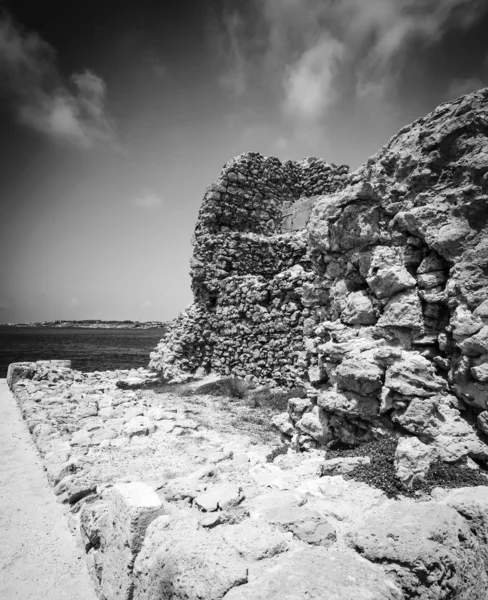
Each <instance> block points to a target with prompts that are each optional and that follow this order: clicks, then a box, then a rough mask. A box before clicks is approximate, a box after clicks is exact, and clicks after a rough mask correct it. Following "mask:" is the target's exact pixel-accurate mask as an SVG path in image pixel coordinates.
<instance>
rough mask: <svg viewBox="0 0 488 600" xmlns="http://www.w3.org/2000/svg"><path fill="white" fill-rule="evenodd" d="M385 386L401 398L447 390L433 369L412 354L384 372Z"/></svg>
mask: <svg viewBox="0 0 488 600" xmlns="http://www.w3.org/2000/svg"><path fill="white" fill-rule="evenodd" d="M385 386H386V387H387V388H388V389H390V390H393V391H395V392H397V393H398V394H402V395H403V396H419V397H428V396H432V395H434V394H436V393H438V392H440V391H442V390H444V389H446V388H447V385H446V382H445V381H444V380H443V379H441V378H440V377H438V376H437V375H436V374H435V370H434V367H433V366H432V363H430V362H429V361H428V360H427V359H426V358H424V357H423V356H419V355H415V354H413V353H411V354H407V355H404V356H403V359H402V360H401V361H399V362H397V363H395V364H393V365H392V366H391V367H389V368H388V369H387V371H386V376H385Z"/></svg>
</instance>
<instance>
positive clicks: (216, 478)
mask: <svg viewBox="0 0 488 600" xmlns="http://www.w3.org/2000/svg"><path fill="white" fill-rule="evenodd" d="M343 331H344V330H343ZM334 343H335V344H337V345H341V346H340V348H334V352H336V353H337V355H339V354H340V352H342V351H343V349H344V348H345V347H348V338H347V336H345V337H340V336H339V337H338V338H337V342H334ZM361 349H362V350H363V351H364V352H367V356H366V357H363V358H364V359H365V360H366V359H367V363H368V365H367V366H366V367H365V366H364V365H365V363H364V362H361V363H358V364H359V366H360V373H363V372H365V371H366V372H367V373H373V377H366V378H365V381H366V382H367V385H369V384H370V382H371V381H375V380H376V376H375V375H374V374H375V373H377V372H378V371H377V370H376V369H375V368H374V367H373V368H369V365H370V364H371V365H375V366H376V367H377V368H378V369H380V370H381V371H383V370H385V371H386V370H387V369H388V368H389V366H391V364H394V363H395V362H396V361H398V360H401V359H402V357H403V354H402V353H403V352H404V351H403V350H399V349H398V348H396V349H395V348H393V349H391V348H390V347H389V346H387V345H385V344H384V343H381V344H379V345H378V344H377V343H376V341H375V340H371V341H369V342H368V343H362V345H361ZM356 350H357V348H356ZM347 364H348V363H346V366H347ZM349 364H350V363H349ZM413 372H414V371H412V370H410V371H409V375H408V378H407V379H404V380H403V382H404V383H405V382H407V383H408V384H409V385H414V384H415V385H416V384H418V383H419V381H418V380H416V379H415V377H414V376H413V375H412V373H413ZM22 373H24V376H26V377H27V378H20V379H18V380H17V381H16V382H15V383H14V384H13V388H14V391H15V395H16V398H17V401H18V403H19V406H20V408H21V410H22V412H23V414H24V416H25V418H26V421H27V425H28V427H29V429H30V430H31V432H32V435H33V437H34V439H35V441H36V444H37V446H38V448H39V451H40V453H41V456H42V458H43V459H44V461H45V462H46V465H49V471H48V473H50V481H51V483H52V484H53V485H54V486H55V488H54V491H55V493H57V494H58V497H59V499H60V501H63V502H66V503H67V504H69V507H70V523H71V527H72V529H73V531H74V532H77V534H78V535H79V536H80V538H81V544H82V547H83V548H84V549H85V552H86V558H87V565H88V568H89V571H90V574H91V577H92V581H93V584H94V587H95V589H96V590H97V593H98V595H99V597H100V598H101V599H102V600H115V599H117V600H118V599H123V598H126V599H127V600H129V599H132V600H160V599H163V598H174V599H178V598H180V599H182V600H183V599H185V600H189V599H195V600H197V599H198V600H210V599H211V600H213V599H214V598H215V599H219V598H231V599H232V598H260V597H263V598H273V597H275V598H280V599H281V598H284V599H286V598H289V599H290V600H291V599H295V598H300V599H301V598H306V597H308V596H310V597H314V596H318V597H326V596H327V597H328V596H330V597H336V598H344V600H346V599H349V598H351V597H352V596H351V594H352V595H353V596H354V597H355V598H356V597H357V598H365V599H366V598H368V599H369V598H402V597H407V596H408V597H413V598H415V597H418V598H422V599H423V598H426V599H429V598H436V600H448V599H449V598H459V599H464V598H465V599H466V600H467V599H468V598H470V599H471V598H473V599H474V600H477V599H480V600H481V599H483V600H486V596H485V595H483V594H484V593H485V592H486V589H487V588H486V586H487V581H486V577H487V566H488V530H487V522H488V521H487V514H488V513H487V502H488V493H487V490H488V488H486V487H478V488H462V489H459V490H442V489H436V490H435V493H433V498H434V500H435V501H433V500H432V499H428V501H426V498H423V497H421V498H419V501H418V502H414V501H405V500H400V501H397V500H391V499H388V498H387V497H386V495H385V493H383V492H382V491H380V490H379V489H376V488H373V487H370V486H369V485H367V484H365V483H359V482H357V481H354V480H352V479H346V478H345V477H343V476H342V475H341V474H338V472H339V471H340V472H346V477H347V470H348V469H349V468H351V466H352V465H356V466H357V465H358V464H359V465H363V466H364V465H365V464H366V463H367V462H368V460H367V457H360V460H358V459H351V458H348V459H333V460H329V461H326V462H325V466H324V452H323V451H320V450H312V451H311V452H309V453H301V452H295V451H293V450H292V449H289V450H288V452H287V453H286V454H278V455H277V456H275V458H274V462H273V463H272V464H271V463H268V462H266V457H268V456H269V455H270V448H269V447H267V446H264V447H263V446H259V445H258V446H256V443H254V444H253V443H251V440H247V441H246V439H244V438H242V436H241V434H234V433H233V434H229V433H228V434H223V433H222V432H220V433H217V431H214V430H213V429H211V428H214V427H215V426H216V425H217V424H218V423H219V421H220V420H221V419H222V418H225V417H224V413H225V412H226V411H224V410H222V411H221V412H220V413H218V415H216V413H215V410H216V409H215V405H214V404H213V403H214V402H215V399H212V398H211V397H205V396H183V397H178V398H176V396H175V395H173V394H172V392H163V393H161V394H153V393H148V392H145V391H144V392H142V390H129V389H123V388H120V387H119V386H117V385H116V384H117V381H118V378H117V376H116V377H113V374H110V373H106V374H103V373H98V374H82V373H78V372H76V371H72V370H70V369H67V368H66V367H64V366H62V365H56V364H55V363H41V364H37V363H33V364H31V365H30V366H29V369H28V370H27V371H22ZM138 373H139V376H140V377H141V378H143V379H144V378H145V377H146V375H145V373H144V372H142V371H139V372H138ZM120 375H121V376H122V377H123V378H126V377H127V376H128V375H129V374H128V373H120ZM129 376H130V375H129ZM344 381H345V382H346V385H349V384H348V383H347V382H349V374H348V372H347V371H346V376H345V378H344ZM425 382H427V383H425ZM420 383H421V385H420V384H419V385H420V388H422V389H429V388H428V386H429V385H431V386H432V385H434V388H433V389H434V395H432V396H419V397H413V399H412V400H411V402H410V404H409V405H408V406H412V405H413V404H414V402H415V401H418V402H419V403H420V405H423V404H426V406H430V407H431V409H432V410H431V412H432V413H433V406H434V405H433V404H432V402H437V404H436V405H435V406H437V410H438V412H439V415H440V416H439V415H437V417H436V418H434V420H432V419H430V418H427V419H423V420H422V419H417V420H416V419H411V420H410V421H406V422H407V424H408V423H412V427H413V426H415V427H418V428H420V430H419V431H421V434H420V435H421V436H425V437H426V438H428V441H429V443H428V444H425V443H423V442H421V441H419V440H418V439H417V438H416V437H410V438H405V439H403V440H402V438H400V445H399V453H398V457H397V458H398V463H399V467H400V466H401V463H402V461H403V462H404V463H405V461H406V470H407V472H408V474H409V477H410V472H411V471H412V472H413V474H414V476H416V475H418V471H417V469H418V468H420V467H422V470H424V469H425V467H426V465H425V464H422V461H419V460H417V458H416V456H420V457H421V458H422V457H423V451H424V450H425V448H427V449H429V451H430V450H432V449H435V450H436V452H439V453H440V452H441V451H442V449H443V448H444V449H446V448H449V444H448V442H449V440H451V442H452V440H453V439H455V436H454V437H453V436H452V435H451V437H449V436H448V435H447V434H445V430H444V429H443V427H452V426H453V424H456V423H461V424H462V427H464V426H466V424H467V421H465V420H462V419H458V421H456V419H454V418H452V419H451V420H449V419H448V418H447V417H449V414H450V413H449V410H456V411H458V413H459V408H456V409H455V408H454V407H453V404H454V405H456V398H455V397H454V396H443V395H442V393H440V397H441V398H443V399H445V400H446V399H447V400H446V405H445V406H444V405H443V404H442V402H438V399H439V392H438V391H437V388H436V387H435V384H436V380H435V378H433V377H430V376H429V375H425V376H424V377H423V378H422V381H421V382H420ZM336 384H337V382H336ZM324 394H325V393H324ZM334 394H335V396H334ZM371 396H373V397H374V396H375V392H374V390H371ZM332 397H333V398H334V397H337V398H338V399H337V398H336V400H334V401H335V402H337V403H340V402H346V404H347V403H352V404H351V405H352V406H353V407H354V403H356V404H355V406H356V409H355V410H356V414H357V415H360V414H364V415H366V414H368V412H367V410H366V408H364V407H365V406H367V402H368V396H361V395H359V394H357V393H356V392H353V391H350V390H336V391H335V392H334V393H333V394H332ZM405 397H406V396H405ZM321 398H322V396H321ZM175 400H177V401H176V402H175ZM319 400H320V398H319ZM369 401H370V402H372V399H371V398H370V399H369ZM382 401H383V399H382V398H379V399H378V398H376V397H374V402H373V405H374V406H376V407H378V406H379V404H380V402H382ZM321 402H322V401H321ZM363 402H364V403H366V404H365V405H363V404H362V403H363ZM322 404H324V406H325V404H326V403H325V402H322ZM338 406H339V404H338ZM360 406H362V407H363V409H364V412H363V413H361V412H360V411H359V408H358V407H360ZM456 406H457V405H456ZM209 407H210V408H209ZM290 407H291V411H290V414H289V415H288V417H287V418H288V420H289V422H291V423H293V424H294V425H293V426H294V427H295V426H296V427H299V423H300V421H302V420H303V418H304V417H305V416H306V415H311V416H314V418H316V419H317V423H316V425H317V424H318V425H317V427H325V426H327V424H328V423H329V419H330V420H331V421H333V417H331V416H330V415H329V416H327V415H325V413H324V414H322V417H324V416H325V418H324V419H323V420H320V419H321V417H320V414H321V413H319V410H320V411H325V408H323V407H322V406H318V404H314V399H313V398H294V399H292V400H290ZM107 408H111V409H112V411H113V412H110V411H107V410H106V409H107ZM314 409H315V410H314ZM340 410H341V411H342V412H341V413H339V412H338V413H337V414H341V415H344V418H346V417H347V410H346V406H345V405H344V406H342V407H341V409H340ZM396 410H398V411H401V407H400V406H399V405H398V404H397V408H396ZM442 411H444V412H442ZM446 411H447V412H446ZM80 414H83V415H86V416H84V417H81V418H80V416H79V415H80ZM205 414H206V418H204V415H205ZM372 414H373V412H370V413H369V416H368V418H370V419H372V418H373V417H372V416H371V415H372ZM160 416H162V417H164V418H163V419H161V420H158V418H157V417H160ZM451 416H452V415H451ZM400 417H401V414H400V412H399V413H398V418H400ZM441 417H442V418H441ZM144 419H147V420H148V421H150V422H153V423H157V424H158V428H157V429H153V428H152V427H150V428H147V431H144V434H143V435H134V436H132V437H129V436H128V435H127V432H126V429H125V428H126V426H127V424H130V423H132V422H133V421H134V420H137V421H144ZM188 421H189V422H191V423H192V424H195V425H197V426H198V429H195V428H194V427H193V425H192V427H189V428H187V429H186V430H185V429H183V428H182V427H181V426H178V427H174V428H173V429H171V430H167V431H166V430H163V429H162V428H161V427H159V425H160V424H161V423H164V422H168V423H172V424H176V423H183V424H184V423H185V422H188ZM144 422H145V421H144ZM333 423H334V425H333V426H334V427H339V426H340V423H336V421H333ZM442 423H443V424H442ZM441 424H442V426H441ZM208 425H210V427H211V428H208ZM409 426H410V425H409ZM471 426H472V424H471ZM307 427H308V426H307ZM108 428H110V429H111V430H113V431H114V432H115V433H116V437H115V438H104V437H103V436H101V437H100V438H97V437H96V436H95V435H94V434H95V433H96V432H98V431H101V430H105V429H108ZM80 431H81V432H82V433H81V434H80V433H79V432H80ZM182 431H186V434H185V435H183V436H182V435H181V432H182ZM219 431H220V430H219ZM307 431H308V432H309V433H312V432H313V430H312V428H311V427H308V429H307ZM470 431H471V435H472V436H474V437H473V440H475V439H476V440H477V441H478V443H481V442H480V440H479V439H478V438H477V437H476V434H475V432H474V429H471V430H470ZM77 434H78V435H77ZM443 436H444V437H445V440H444V441H443ZM462 437H463V436H462V435H461V438H462ZM85 439H86V440H87V442H88V443H87V444H81V443H80V441H83V440H85ZM422 439H424V437H422ZM470 439H471V438H470ZM408 440H410V444H409V443H407V442H408ZM473 440H472V441H473ZM473 443H474V441H473ZM459 448H461V442H459ZM454 450H455V452H454V451H453V450H452V448H451V450H450V451H451V453H453V452H454V454H455V455H456V456H457V455H459V454H462V452H461V450H460V449H456V444H454ZM446 452H447V450H446ZM271 456H273V455H272V454H271ZM446 456H447V454H446ZM471 462H472V466H473V467H476V466H477V465H476V464H475V463H474V462H473V461H471ZM403 466H404V467H405V464H404V465H403ZM321 472H322V473H333V474H332V475H324V476H322V477H320V476H319V475H320V473H321ZM155 490H156V491H155ZM355 551H356V552H355ZM359 554H362V555H363V556H359Z"/></svg>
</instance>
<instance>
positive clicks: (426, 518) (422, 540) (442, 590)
mask: <svg viewBox="0 0 488 600" xmlns="http://www.w3.org/2000/svg"><path fill="white" fill-rule="evenodd" d="M349 540H350V544H351V546H352V547H353V548H354V549H355V550H356V551H357V552H359V553H360V554H361V555H362V556H364V557H365V558H367V559H368V560H371V561H373V562H376V563H381V564H382V566H383V568H384V570H385V572H386V573H387V575H389V576H390V577H391V578H392V579H394V580H395V581H396V583H397V585H398V586H399V587H400V588H401V589H402V592H403V594H404V595H405V597H409V598H411V597H418V598H422V599H425V600H438V599H439V598H458V599H459V600H468V599H469V600H485V599H486V590H487V585H488V578H487V573H486V570H485V567H484V563H483V555H482V552H481V550H480V544H479V542H478V540H477V539H476V537H475V536H474V535H473V534H472V533H471V531H470V529H469V526H468V524H467V523H466V521H465V520H464V519H463V518H462V517H461V516H460V515H459V514H458V513H457V512H456V511H455V510H454V509H453V508H451V507H449V506H446V505H445V504H439V503H437V502H426V503H417V504H416V503H414V502H409V501H402V502H396V503H393V504H390V505H388V506H386V507H385V508H384V509H383V510H381V511H379V512H376V513H374V514H372V515H371V516H370V517H369V518H368V519H367V521H366V522H365V523H364V524H363V525H362V526H361V527H359V528H358V529H357V531H353V532H351V533H350V535H349Z"/></svg>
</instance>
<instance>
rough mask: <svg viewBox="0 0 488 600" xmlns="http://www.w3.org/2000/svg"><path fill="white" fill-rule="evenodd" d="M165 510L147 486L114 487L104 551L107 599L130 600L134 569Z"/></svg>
mask: <svg viewBox="0 0 488 600" xmlns="http://www.w3.org/2000/svg"><path fill="white" fill-rule="evenodd" d="M163 511H164V509H163V506H162V504H161V500H160V499H159V498H158V496H157V494H156V493H155V492H153V491H152V490H151V489H150V488H149V487H148V486H147V485H146V484H144V483H138V482H137V483H125V484H122V483H120V484H116V485H114V487H113V489H112V493H111V498H110V505H109V509H108V518H107V527H106V529H105V531H104V532H103V535H104V538H105V546H106V548H105V552H104V556H103V575H102V584H101V592H102V594H103V597H104V598H106V600H131V599H132V594H133V591H134V582H133V577H132V570H133V566H134V561H135V558H136V556H137V554H138V553H139V551H140V550H141V547H142V543H143V541H144V537H145V534H146V530H147V528H148V527H149V525H150V524H151V522H152V521H154V520H155V519H156V518H157V517H159V516H160V515H161V514H162V513H163Z"/></svg>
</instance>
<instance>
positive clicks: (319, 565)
mask: <svg viewBox="0 0 488 600" xmlns="http://www.w3.org/2000/svg"><path fill="white" fill-rule="evenodd" d="M224 598H225V600H295V599H297V600H298V598H335V599H337V600H350V599H351V598H357V599H358V600H370V599H373V598H374V599H375V600H400V599H401V598H402V594H401V592H400V590H399V588H398V587H397V586H395V584H394V583H393V582H392V580H391V579H389V578H388V577H387V576H386V575H385V574H384V572H383V571H382V570H381V569H380V568H379V567H377V566H375V565H372V564H371V563H368V562H367V561H365V560H361V558H359V557H358V556H354V555H353V554H348V553H345V552H338V551H337V550H329V549H327V550H326V549H324V548H307V549H305V550H300V551H298V552H297V553H295V554H292V555H290V556H287V555H284V556H283V557H282V558H280V559H279V561H278V562H277V563H276V566H275V567H274V568H273V569H272V570H270V571H268V572H267V573H265V574H264V575H263V576H261V577H259V578H257V579H256V580H255V581H253V582H252V583H248V584H247V585H242V586H239V587H237V588H234V589H232V590H231V591H230V592H228V593H227V594H226V595H225V596H224Z"/></svg>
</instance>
